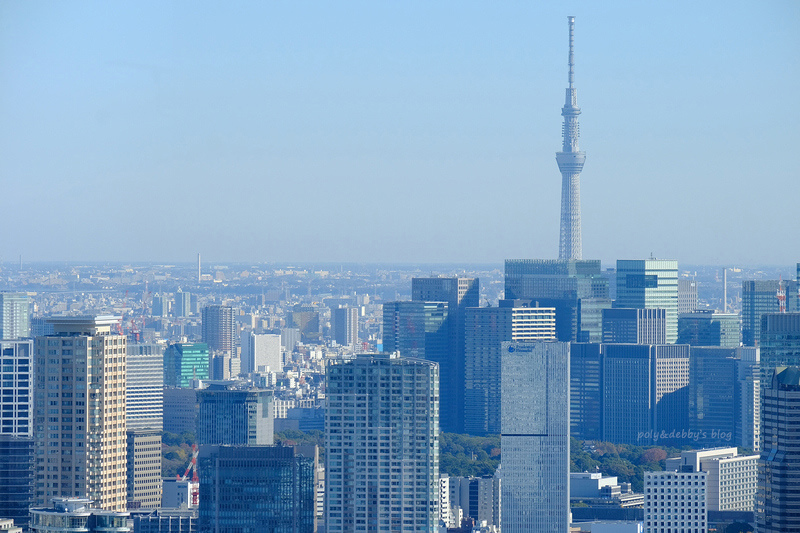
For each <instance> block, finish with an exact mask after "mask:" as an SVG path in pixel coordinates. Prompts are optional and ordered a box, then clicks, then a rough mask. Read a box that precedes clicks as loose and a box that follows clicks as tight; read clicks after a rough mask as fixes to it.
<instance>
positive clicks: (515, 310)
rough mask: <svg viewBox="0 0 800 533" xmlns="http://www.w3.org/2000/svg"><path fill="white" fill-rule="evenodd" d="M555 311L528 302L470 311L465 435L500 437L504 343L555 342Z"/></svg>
mask: <svg viewBox="0 0 800 533" xmlns="http://www.w3.org/2000/svg"><path fill="white" fill-rule="evenodd" d="M555 330H556V325H555V309H553V308H552V307H537V306H536V303H535V302H531V301H528V300H500V306H499V307H472V308H469V309H467V315H466V336H465V372H464V375H465V379H464V431H465V432H466V433H469V434H470V435H492V434H497V433H500V405H501V403H500V402H501V399H500V398H501V388H500V384H501V378H500V368H501V359H502V352H501V343H502V342H504V341H552V340H555V339H556V331H555Z"/></svg>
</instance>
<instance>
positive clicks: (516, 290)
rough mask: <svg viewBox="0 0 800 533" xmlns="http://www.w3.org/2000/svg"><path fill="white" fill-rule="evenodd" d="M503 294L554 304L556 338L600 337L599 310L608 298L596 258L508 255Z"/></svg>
mask: <svg viewBox="0 0 800 533" xmlns="http://www.w3.org/2000/svg"><path fill="white" fill-rule="evenodd" d="M505 297H506V298H508V299H523V300H535V301H538V302H539V305H540V306H542V307H554V308H555V310H556V335H557V339H558V340H559V341H564V342H569V341H572V342H601V341H602V334H603V321H602V311H603V309H608V308H610V307H611V300H610V298H609V283H608V278H607V277H606V276H605V275H603V273H602V271H601V269H600V261H599V260H596V259H586V260H575V259H507V260H506V264H505Z"/></svg>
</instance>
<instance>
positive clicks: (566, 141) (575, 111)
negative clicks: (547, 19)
mask: <svg viewBox="0 0 800 533" xmlns="http://www.w3.org/2000/svg"><path fill="white" fill-rule="evenodd" d="M567 20H568V21H569V76H568V81H569V87H568V88H567V96H566V102H565V103H564V107H563V108H562V109H561V116H563V117H564V125H563V127H562V135H563V145H562V148H561V151H560V152H558V153H556V162H557V163H558V170H560V171H561V236H560V239H559V244H558V258H559V259H581V258H582V255H583V248H582V244H581V191H580V178H581V171H582V170H583V164H584V162H585V161H586V152H581V151H580V149H579V148H578V137H579V136H580V126H579V125H578V115H580V114H581V108H580V107H578V92H577V89H575V87H574V82H575V57H574V54H573V44H574V40H575V17H567Z"/></svg>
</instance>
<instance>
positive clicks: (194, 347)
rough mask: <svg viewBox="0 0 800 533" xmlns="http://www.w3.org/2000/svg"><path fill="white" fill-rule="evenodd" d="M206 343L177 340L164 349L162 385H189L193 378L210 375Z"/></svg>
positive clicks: (202, 377)
mask: <svg viewBox="0 0 800 533" xmlns="http://www.w3.org/2000/svg"><path fill="white" fill-rule="evenodd" d="M209 366H210V361H209V356H208V345H207V344H206V343H204V342H195V343H189V342H178V343H175V344H172V345H170V346H169V347H168V348H167V349H166V350H165V351H164V386H166V387H191V386H192V380H194V379H208V378H209V375H210V373H209V372H210V370H209Z"/></svg>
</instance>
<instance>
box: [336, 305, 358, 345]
mask: <svg viewBox="0 0 800 533" xmlns="http://www.w3.org/2000/svg"><path fill="white" fill-rule="evenodd" d="M331 329H332V330H333V332H332V334H331V337H333V340H335V341H336V343H337V344H338V345H339V346H350V347H355V345H356V343H358V308H357V307H338V308H336V309H331Z"/></svg>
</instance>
